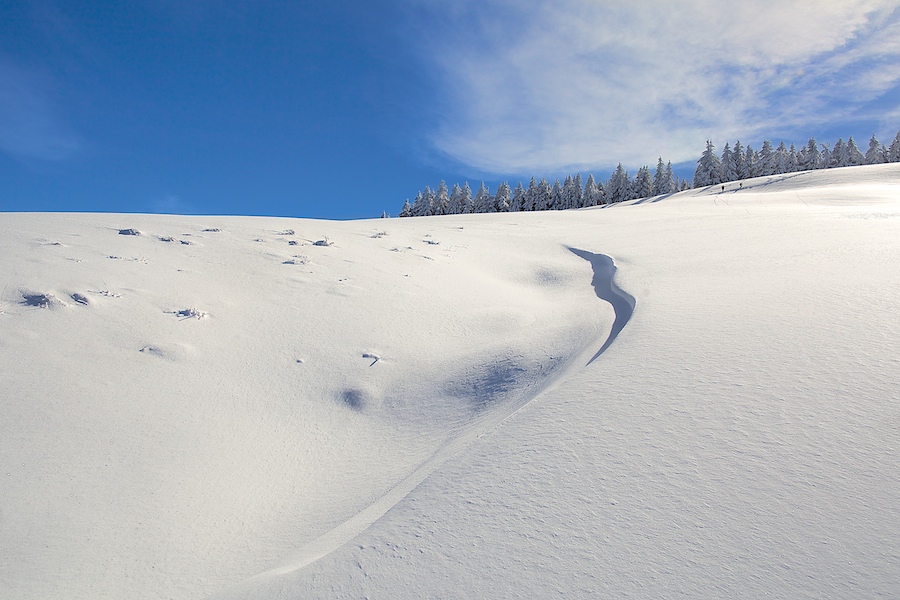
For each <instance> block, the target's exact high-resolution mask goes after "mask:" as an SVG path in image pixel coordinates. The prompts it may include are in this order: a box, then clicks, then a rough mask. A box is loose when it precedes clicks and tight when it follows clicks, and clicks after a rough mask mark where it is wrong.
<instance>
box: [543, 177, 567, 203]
mask: <svg viewBox="0 0 900 600" xmlns="http://www.w3.org/2000/svg"><path fill="white" fill-rule="evenodd" d="M563 208H565V207H564V206H563V187H562V184H561V183H560V182H559V177H557V178H556V183H554V184H553V187H552V188H550V205H549V206H548V207H547V209H549V210H562V209H563Z"/></svg>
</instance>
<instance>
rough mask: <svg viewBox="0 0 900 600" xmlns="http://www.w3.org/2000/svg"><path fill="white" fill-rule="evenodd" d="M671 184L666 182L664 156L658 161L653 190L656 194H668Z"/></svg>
mask: <svg viewBox="0 0 900 600" xmlns="http://www.w3.org/2000/svg"><path fill="white" fill-rule="evenodd" d="M668 190H669V186H668V183H667V182H666V165H664V164H663V159H662V156H660V157H659V159H658V160H657V161H656V171H654V173H653V190H652V192H651V193H652V194H653V195H654V196H659V195H660V194H668V193H669V191H668Z"/></svg>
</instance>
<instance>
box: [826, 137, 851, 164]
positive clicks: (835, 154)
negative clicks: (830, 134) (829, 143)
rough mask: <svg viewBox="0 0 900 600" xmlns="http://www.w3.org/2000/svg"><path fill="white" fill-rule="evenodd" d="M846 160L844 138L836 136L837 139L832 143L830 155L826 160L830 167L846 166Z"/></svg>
mask: <svg viewBox="0 0 900 600" xmlns="http://www.w3.org/2000/svg"><path fill="white" fill-rule="evenodd" d="M848 160H849V158H848V156H847V146H845V145H844V138H838V141H836V142H835V143H834V148H832V150H831V157H830V159H829V160H828V166H829V167H831V168H835V167H846V166H848V164H847V161H848Z"/></svg>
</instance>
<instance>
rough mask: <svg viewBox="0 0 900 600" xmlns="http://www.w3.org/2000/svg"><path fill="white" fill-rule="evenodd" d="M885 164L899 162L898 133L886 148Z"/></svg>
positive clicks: (899, 136)
mask: <svg viewBox="0 0 900 600" xmlns="http://www.w3.org/2000/svg"><path fill="white" fill-rule="evenodd" d="M886 162H892V163H893V162H900V131H898V132H897V137H895V138H894V141H893V142H891V145H890V147H889V148H888V151H887V161H886Z"/></svg>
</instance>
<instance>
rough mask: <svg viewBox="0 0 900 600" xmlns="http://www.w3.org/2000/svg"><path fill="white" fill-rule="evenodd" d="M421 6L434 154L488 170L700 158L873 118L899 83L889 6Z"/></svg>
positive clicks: (802, 1)
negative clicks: (729, 143)
mask: <svg viewBox="0 0 900 600" xmlns="http://www.w3.org/2000/svg"><path fill="white" fill-rule="evenodd" d="M446 4H450V5H453V8H452V9H447V8H445V7H444V5H446ZM411 6H412V7H413V10H414V12H415V14H416V15H417V19H418V22H419V24H420V25H421V27H420V30H421V31H423V34H422V35H421V36H420V37H419V38H418V39H417V40H416V42H415V43H416V45H417V47H418V48H420V49H421V51H422V52H423V54H424V55H425V57H426V59H427V61H428V63H429V64H431V65H432V66H433V68H435V69H436V71H437V76H438V79H439V81H441V82H442V85H441V89H440V90H439V97H440V98H442V100H441V101H439V102H440V104H439V107H438V109H437V110H436V113H437V114H438V115H439V117H438V118H437V122H436V124H435V128H434V131H433V137H432V142H433V144H434V145H435V147H436V148H437V149H438V150H440V151H442V152H444V153H446V154H447V155H449V156H450V157H451V158H453V159H455V160H458V161H460V162H462V163H464V164H467V165H470V166H471V167H473V168H476V169H479V170H482V171H484V172H489V173H516V172H527V171H535V170H538V171H540V170H561V169H566V168H589V167H596V166H610V165H614V164H615V162H617V161H622V162H625V163H626V164H631V165H636V164H644V163H646V162H648V161H650V160H653V159H655V157H656V156H657V155H662V156H663V157H666V158H669V159H671V160H672V161H673V162H678V161H682V160H689V159H692V158H695V157H696V155H697V153H698V151H699V150H698V148H699V147H702V143H703V140H705V139H706V138H707V137H712V138H714V139H717V140H722V139H732V140H734V139H735V138H744V139H752V138H754V137H756V136H758V135H771V136H775V135H777V134H778V133H780V132H783V133H789V132H791V131H797V130H802V129H803V128H804V127H807V128H809V127H812V126H814V125H816V124H823V123H829V122H832V121H834V120H847V119H851V120H852V118H854V117H856V118H864V117H865V118H872V117H873V115H871V114H865V113H867V111H868V112H869V113H871V107H867V106H866V103H868V102H872V101H874V100H876V99H878V98H880V97H881V96H882V95H884V94H885V93H886V92H889V91H891V90H895V89H897V86H898V84H900V68H898V67H897V66H896V65H898V64H900V41H898V40H900V11H898V10H897V8H896V2H895V1H893V0H840V1H831V0H828V1H822V0H792V1H791V2H783V1H781V0H746V1H744V2H741V3H729V2H721V1H713V0H681V1H676V2H662V1H658V0H647V1H642V2H640V3H635V2H623V1H618V2H613V1H604V0H557V1H555V2H546V1H538V0H461V1H460V2H454V3H439V2H433V1H431V0H411ZM894 109H895V107H893V106H887V107H885V106H883V105H882V106H880V108H879V110H882V111H883V112H884V113H890V112H892V111H893V110H894Z"/></svg>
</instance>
